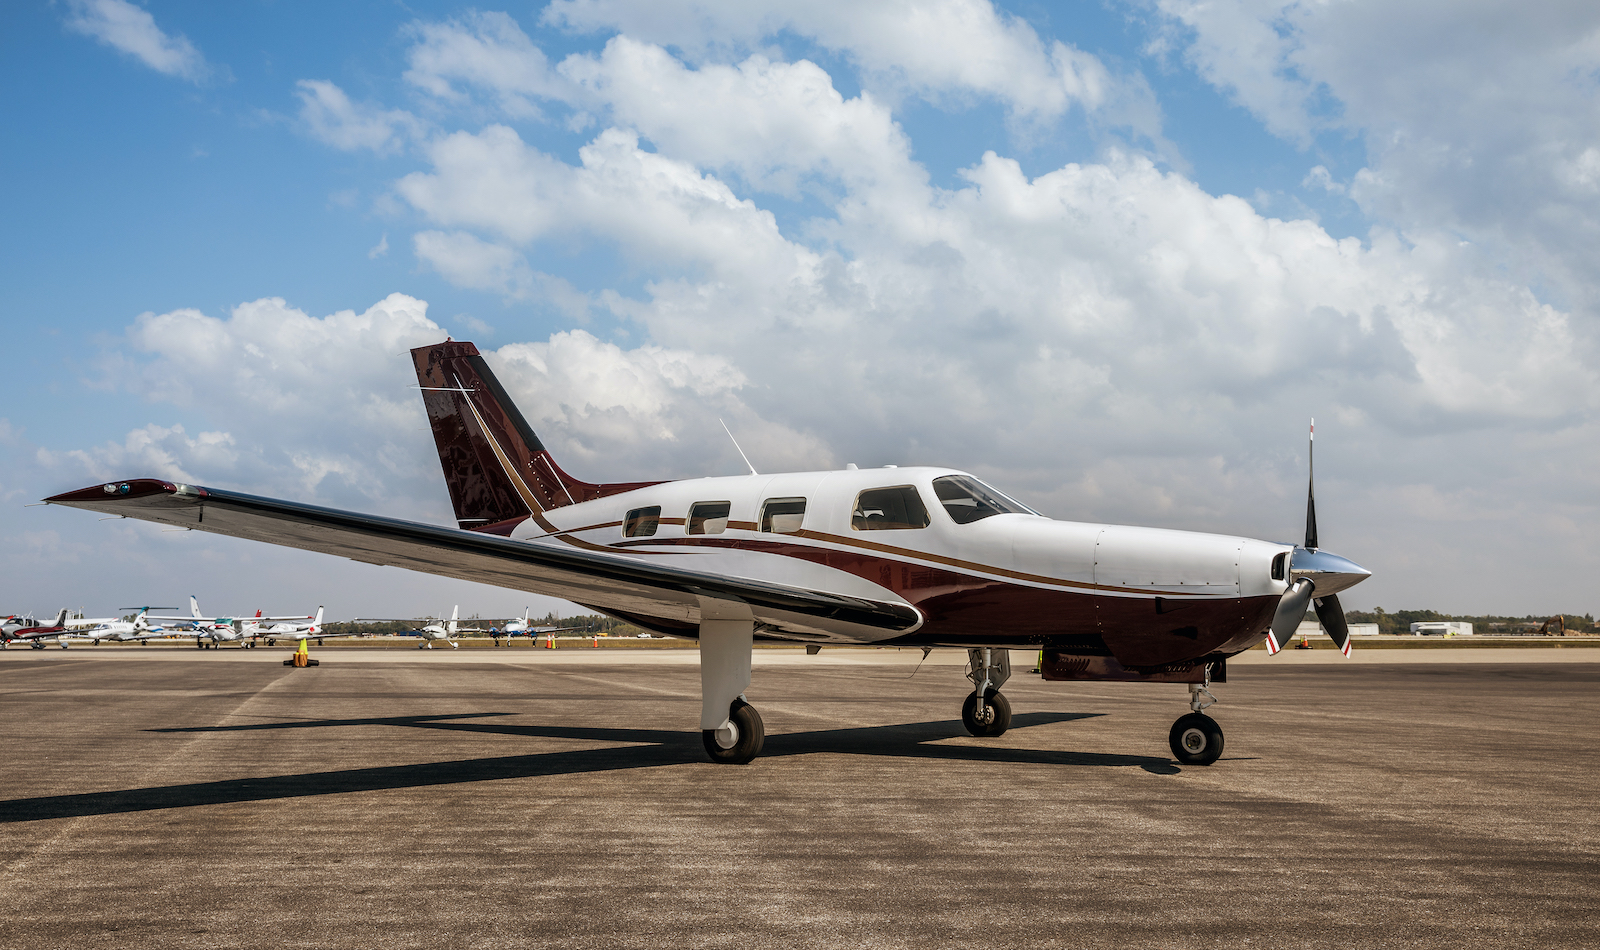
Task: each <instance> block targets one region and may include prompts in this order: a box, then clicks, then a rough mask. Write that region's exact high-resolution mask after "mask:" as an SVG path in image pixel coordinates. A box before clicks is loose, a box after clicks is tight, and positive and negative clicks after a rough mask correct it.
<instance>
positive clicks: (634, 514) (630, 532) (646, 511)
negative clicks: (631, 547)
mask: <svg viewBox="0 0 1600 950" xmlns="http://www.w3.org/2000/svg"><path fill="white" fill-rule="evenodd" d="M660 526H661V506H660V505H651V506H650V507H649V508H635V509H633V510H632V511H630V512H628V516H627V517H626V518H624V519H622V536H623V537H624V538H648V537H650V536H651V535H654V534H655V533H656V528H658V527H660Z"/></svg>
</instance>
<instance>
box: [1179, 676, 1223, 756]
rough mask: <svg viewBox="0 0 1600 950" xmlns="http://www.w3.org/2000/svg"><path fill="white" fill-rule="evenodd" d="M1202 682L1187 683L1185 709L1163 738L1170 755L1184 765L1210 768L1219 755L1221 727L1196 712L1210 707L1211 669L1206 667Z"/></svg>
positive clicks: (1211, 698)
mask: <svg viewBox="0 0 1600 950" xmlns="http://www.w3.org/2000/svg"><path fill="white" fill-rule="evenodd" d="M1205 675H1206V679H1205V682H1204V683H1190V684H1189V709H1190V710H1191V711H1190V712H1189V713H1188V714H1187V715H1184V716H1179V717H1178V721H1177V722H1175V723H1173V724H1172V731H1171V732H1170V733H1168V735H1167V743H1168V744H1169V745H1171V746H1172V755H1173V757H1174V758H1176V759H1177V760H1178V761H1179V762H1181V763H1183V764H1184V765H1210V764H1211V763H1213V762H1215V761H1217V759H1219V758H1221V756H1222V727H1221V726H1219V725H1217V721H1216V720H1215V719H1212V718H1211V717H1210V716H1207V715H1206V714H1205V713H1203V712H1201V711H1200V710H1202V709H1205V708H1206V707H1207V706H1210V705H1212V704H1213V703H1215V702H1216V701H1217V697H1215V696H1213V695H1211V690H1210V688H1209V687H1210V686H1211V667H1209V666H1207V667H1206V674H1205Z"/></svg>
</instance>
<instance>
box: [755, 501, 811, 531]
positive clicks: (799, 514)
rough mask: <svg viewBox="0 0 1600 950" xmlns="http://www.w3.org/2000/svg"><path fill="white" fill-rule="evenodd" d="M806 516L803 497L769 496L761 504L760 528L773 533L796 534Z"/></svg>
mask: <svg viewBox="0 0 1600 950" xmlns="http://www.w3.org/2000/svg"><path fill="white" fill-rule="evenodd" d="M805 518H806V500H805V499H804V498H769V499H767V501H766V503H765V504H763V505H762V506H761V530H762V531H765V532H771V533H774V534H796V533H798V532H799V531H800V523H801V522H803V521H805Z"/></svg>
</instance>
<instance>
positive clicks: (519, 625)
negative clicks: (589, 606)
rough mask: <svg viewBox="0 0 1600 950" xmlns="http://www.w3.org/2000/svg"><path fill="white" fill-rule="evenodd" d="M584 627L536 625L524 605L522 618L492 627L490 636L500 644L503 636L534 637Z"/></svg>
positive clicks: (496, 643) (496, 644) (497, 644)
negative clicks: (499, 626)
mask: <svg viewBox="0 0 1600 950" xmlns="http://www.w3.org/2000/svg"><path fill="white" fill-rule="evenodd" d="M582 629H584V628H583V627H582V626H575V627H563V626H559V625H554V624H552V625H547V626H542V627H541V626H534V625H532V624H530V623H529V622H528V608H527V607H524V608H522V619H521V620H508V621H506V624H505V626H503V627H501V628H500V629H498V630H496V629H495V628H494V627H490V628H489V636H491V637H494V640H495V646H499V645H500V638H501V637H532V636H537V635H539V634H541V633H560V632H563V631H568V630H582Z"/></svg>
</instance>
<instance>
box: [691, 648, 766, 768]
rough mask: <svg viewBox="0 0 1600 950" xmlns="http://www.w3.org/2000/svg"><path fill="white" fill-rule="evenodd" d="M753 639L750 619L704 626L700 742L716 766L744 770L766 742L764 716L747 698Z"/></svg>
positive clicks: (701, 662)
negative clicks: (703, 744) (762, 716)
mask: <svg viewBox="0 0 1600 950" xmlns="http://www.w3.org/2000/svg"><path fill="white" fill-rule="evenodd" d="M754 636H755V624H754V622H753V621H751V620H749V619H747V618H739V619H717V618H712V617H703V618H702V619H701V621H700V737H701V739H702V740H703V741H704V742H705V747H706V755H709V756H710V757H711V761H713V762H717V763H720V764H726V765H744V764H745V763H747V762H749V761H750V760H751V759H754V758H755V757H756V756H758V755H760V754H761V746H762V744H763V743H764V742H765V741H766V738H767V730H766V725H765V724H764V723H762V721H761V714H760V713H758V712H756V708H755V707H754V706H752V705H750V704H749V703H747V702H745V698H744V691H745V690H747V689H749V688H750V650H751V647H752V646H753V642H754Z"/></svg>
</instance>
